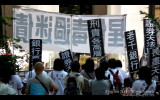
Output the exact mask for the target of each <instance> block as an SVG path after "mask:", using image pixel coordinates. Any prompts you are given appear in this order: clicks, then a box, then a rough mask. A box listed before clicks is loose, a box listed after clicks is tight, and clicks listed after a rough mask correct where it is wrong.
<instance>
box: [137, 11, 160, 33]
mask: <svg viewBox="0 0 160 100" xmlns="http://www.w3.org/2000/svg"><path fill="white" fill-rule="evenodd" d="M140 14H142V15H145V16H144V18H151V19H152V22H153V23H154V24H155V25H156V27H157V28H158V29H159V30H160V24H159V20H158V21H157V18H155V16H154V15H152V14H148V13H146V12H143V11H140Z"/></svg>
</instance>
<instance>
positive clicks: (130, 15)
mask: <svg viewBox="0 0 160 100" xmlns="http://www.w3.org/2000/svg"><path fill="white" fill-rule="evenodd" d="M140 10H141V11H144V12H147V13H148V11H149V5H108V6H107V14H108V15H124V14H127V15H126V31H130V30H135V31H136V38H137V46H138V54H139V59H140V58H141V56H142V53H143V46H144V35H143V34H144V33H143V21H142V18H143V16H142V15H140V13H139V11H140ZM117 56H121V57H117ZM124 56H125V57H124ZM110 57H115V58H120V59H121V60H122V61H124V62H123V66H125V68H128V67H127V66H128V61H127V55H126V54H124V55H110ZM122 58H123V59H122ZM124 58H125V60H124Z"/></svg>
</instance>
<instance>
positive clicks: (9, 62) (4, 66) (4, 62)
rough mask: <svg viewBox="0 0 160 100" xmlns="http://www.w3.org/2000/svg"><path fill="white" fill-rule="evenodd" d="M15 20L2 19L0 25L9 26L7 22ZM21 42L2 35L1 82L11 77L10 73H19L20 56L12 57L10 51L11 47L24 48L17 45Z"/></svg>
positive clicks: (0, 42)
mask: <svg viewBox="0 0 160 100" xmlns="http://www.w3.org/2000/svg"><path fill="white" fill-rule="evenodd" d="M14 19H15V18H12V17H0V24H1V25H7V26H11V25H10V24H8V22H7V21H9V20H14ZM18 42H20V40H19V39H15V38H11V37H7V36H6V34H4V33H3V32H2V31H1V33H0V49H1V50H2V51H3V52H1V55H0V80H1V79H3V78H4V77H7V76H8V77H9V75H10V72H13V71H14V72H15V71H19V66H17V65H16V64H15V63H16V59H17V58H18V56H16V55H12V54H11V50H10V49H9V46H13V47H14V48H17V49H18V48H22V47H21V46H20V45H18V44H17V43H18Z"/></svg>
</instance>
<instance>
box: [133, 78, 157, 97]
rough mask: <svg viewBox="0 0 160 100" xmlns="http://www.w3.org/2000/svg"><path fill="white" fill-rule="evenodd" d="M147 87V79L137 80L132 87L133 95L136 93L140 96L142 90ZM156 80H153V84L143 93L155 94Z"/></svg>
mask: <svg viewBox="0 0 160 100" xmlns="http://www.w3.org/2000/svg"><path fill="white" fill-rule="evenodd" d="M146 87H147V84H146V82H145V80H136V81H135V82H134V83H133V85H132V88H131V95H132V94H134V92H135V95H136V96H138V95H140V94H141V93H142V91H144V90H145V89H146ZM156 87H157V86H156V81H155V80H152V83H151V85H150V86H149V88H148V89H147V90H146V92H144V94H143V95H148V96H153V95H154V92H155V91H156Z"/></svg>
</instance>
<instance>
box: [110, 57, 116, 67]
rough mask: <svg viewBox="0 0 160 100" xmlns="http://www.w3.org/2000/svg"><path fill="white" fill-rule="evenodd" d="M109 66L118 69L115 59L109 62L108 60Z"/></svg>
mask: <svg viewBox="0 0 160 100" xmlns="http://www.w3.org/2000/svg"><path fill="white" fill-rule="evenodd" d="M108 66H109V67H110V68H116V67H117V66H116V60H115V59H114V58H111V59H109V60H108Z"/></svg>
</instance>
